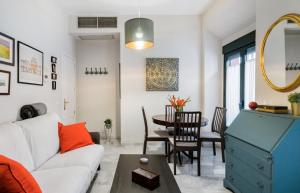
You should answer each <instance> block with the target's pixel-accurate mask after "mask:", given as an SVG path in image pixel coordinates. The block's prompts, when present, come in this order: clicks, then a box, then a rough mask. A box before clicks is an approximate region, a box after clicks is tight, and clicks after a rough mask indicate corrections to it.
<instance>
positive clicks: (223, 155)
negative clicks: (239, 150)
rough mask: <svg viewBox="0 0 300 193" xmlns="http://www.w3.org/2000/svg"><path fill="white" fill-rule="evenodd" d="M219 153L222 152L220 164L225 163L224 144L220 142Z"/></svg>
mask: <svg viewBox="0 0 300 193" xmlns="http://www.w3.org/2000/svg"><path fill="white" fill-rule="evenodd" d="M221 151H222V162H223V163H225V152H224V151H225V143H224V141H221Z"/></svg>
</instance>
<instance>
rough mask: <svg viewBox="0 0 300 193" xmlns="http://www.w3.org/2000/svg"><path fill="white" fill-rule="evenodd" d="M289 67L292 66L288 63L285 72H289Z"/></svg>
mask: <svg viewBox="0 0 300 193" xmlns="http://www.w3.org/2000/svg"><path fill="white" fill-rule="evenodd" d="M289 65H290V63H288V64H287V65H286V67H285V70H286V71H288V70H289Z"/></svg>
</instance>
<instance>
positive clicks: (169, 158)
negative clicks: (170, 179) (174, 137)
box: [168, 143, 171, 163]
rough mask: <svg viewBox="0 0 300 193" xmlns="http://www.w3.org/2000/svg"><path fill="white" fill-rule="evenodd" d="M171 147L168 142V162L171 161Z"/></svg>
mask: <svg viewBox="0 0 300 193" xmlns="http://www.w3.org/2000/svg"><path fill="white" fill-rule="evenodd" d="M170 149H171V147H170V143H168V163H171V150H170Z"/></svg>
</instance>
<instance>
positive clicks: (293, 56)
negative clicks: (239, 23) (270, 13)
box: [260, 14, 300, 92]
mask: <svg viewBox="0 0 300 193" xmlns="http://www.w3.org/2000/svg"><path fill="white" fill-rule="evenodd" d="M260 53H261V54H260V65H261V71H262V74H263V77H264V79H265V80H266V82H267V83H268V85H269V86H270V87H271V88H273V89H274V90H276V91H279V92H289V91H292V90H294V89H296V88H297V87H298V86H299V85H300V15H299V14H287V15H284V16H282V17H280V18H279V19H278V20H277V21H276V22H274V23H273V24H272V25H271V27H270V28H269V30H268V31H267V33H266V35H265V37H264V39H263V41H262V45H261V50H260Z"/></svg>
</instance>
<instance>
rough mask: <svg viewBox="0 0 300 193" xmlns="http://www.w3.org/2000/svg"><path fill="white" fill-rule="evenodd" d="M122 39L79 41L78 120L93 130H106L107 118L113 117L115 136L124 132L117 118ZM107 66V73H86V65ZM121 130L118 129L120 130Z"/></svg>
mask: <svg viewBox="0 0 300 193" xmlns="http://www.w3.org/2000/svg"><path fill="white" fill-rule="evenodd" d="M119 62H120V41H119V40H118V39H116V40H92V41H90V40H78V41H77V120H78V121H86V122H87V125H88V128H89V130H91V131H98V132H103V127H104V120H105V119H107V118H110V119H112V129H113V130H112V131H113V133H112V137H113V138H116V137H119V135H120V128H119V121H118V120H117V110H118V111H119V109H118V107H117V104H118V103H117V100H119V97H118V93H117V91H118V81H117V80H118V66H119ZM86 67H87V68H88V70H90V68H91V67H92V68H93V70H95V68H97V69H98V70H99V68H100V67H102V70H104V69H103V68H104V67H106V69H107V71H108V74H107V75H86V74H85V68H86ZM117 130H118V132H117Z"/></svg>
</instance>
